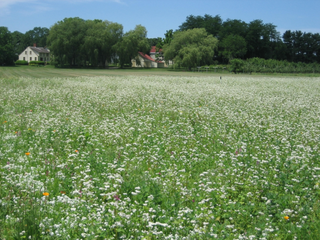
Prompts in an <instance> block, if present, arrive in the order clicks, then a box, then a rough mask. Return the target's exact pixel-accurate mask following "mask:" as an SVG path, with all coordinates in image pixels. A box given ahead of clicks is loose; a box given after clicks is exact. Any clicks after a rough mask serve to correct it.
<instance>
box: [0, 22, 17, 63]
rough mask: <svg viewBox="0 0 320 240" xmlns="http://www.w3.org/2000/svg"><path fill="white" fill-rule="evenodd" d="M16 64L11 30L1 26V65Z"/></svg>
mask: <svg viewBox="0 0 320 240" xmlns="http://www.w3.org/2000/svg"><path fill="white" fill-rule="evenodd" d="M3 65H14V47H13V44H12V35H11V32H10V31H9V30H8V28H6V27H0V66H3Z"/></svg>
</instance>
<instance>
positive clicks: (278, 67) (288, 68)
mask: <svg viewBox="0 0 320 240" xmlns="http://www.w3.org/2000/svg"><path fill="white" fill-rule="evenodd" d="M229 70H230V72H234V73H252V72H257V73H320V64H319V63H302V62H298V63H294V62H288V61H279V60H274V59H268V60H265V59H263V58H250V59H247V60H241V59H233V60H231V61H230V67H229Z"/></svg>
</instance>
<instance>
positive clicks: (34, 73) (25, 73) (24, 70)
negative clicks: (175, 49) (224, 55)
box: [0, 66, 227, 78]
mask: <svg viewBox="0 0 320 240" xmlns="http://www.w3.org/2000/svg"><path fill="white" fill-rule="evenodd" d="M226 73H227V72H226ZM205 74H206V75H208V74H210V75H212V74H214V73H201V72H200V73H198V72H195V73H193V72H186V71H169V70H168V69H166V68H152V69H143V68H133V69H69V68H54V67H53V66H45V67H34V66H17V67H0V78H15V77H31V78H43V77H44V78H52V77H80V76H87V77H94V76H123V75H131V76H135V75H171V76H181V75H182V76H199V75H205ZM215 75H219V73H216V74H215ZM220 75H221V73H220Z"/></svg>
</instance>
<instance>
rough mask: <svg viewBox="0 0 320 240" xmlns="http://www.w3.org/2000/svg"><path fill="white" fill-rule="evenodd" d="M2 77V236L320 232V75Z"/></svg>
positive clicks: (5, 71) (24, 70)
mask: <svg viewBox="0 0 320 240" xmlns="http://www.w3.org/2000/svg"><path fill="white" fill-rule="evenodd" d="M0 74H1V76H2V77H0V88H1V96H0V185H1V187H0V226H1V227H0V239H23V238H26V239H29V238H31V239H182V238H186V239H288V240H289V239H319V236H320V220H319V219H320V162H319V156H320V150H319V146H318V145H319V144H318V143H319V140H320V139H319V136H320V120H319V115H320V105H319V102H320V78H312V77H288V76H286V77H279V76H277V77H267V76H254V75H251V76H250V75H239V76H238V75H227V74H226V75H223V79H222V80H220V79H219V77H218V76H219V75H215V74H206V73H184V72H171V71H165V70H162V69H160V70H159V69H155V70H154V69H150V70H145V69H143V70H136V69H132V70H131V69H126V70H79V69H78V70H72V69H55V68H53V67H45V68H37V67H16V68H9V67H7V68H0ZM4 76H6V77H4ZM26 153H28V154H26ZM29 153H30V154H29ZM44 193H49V196H45V195H43V194H44ZM285 217H288V219H285Z"/></svg>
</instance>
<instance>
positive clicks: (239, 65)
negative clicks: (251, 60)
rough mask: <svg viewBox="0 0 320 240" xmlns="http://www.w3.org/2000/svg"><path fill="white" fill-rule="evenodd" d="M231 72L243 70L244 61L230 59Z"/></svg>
mask: <svg viewBox="0 0 320 240" xmlns="http://www.w3.org/2000/svg"><path fill="white" fill-rule="evenodd" d="M230 64H231V66H230V72H234V73H235V74H237V73H239V72H243V67H244V61H243V60H241V59H236V58H235V59H232V60H231V61H230Z"/></svg>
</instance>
